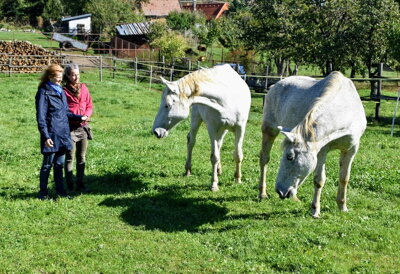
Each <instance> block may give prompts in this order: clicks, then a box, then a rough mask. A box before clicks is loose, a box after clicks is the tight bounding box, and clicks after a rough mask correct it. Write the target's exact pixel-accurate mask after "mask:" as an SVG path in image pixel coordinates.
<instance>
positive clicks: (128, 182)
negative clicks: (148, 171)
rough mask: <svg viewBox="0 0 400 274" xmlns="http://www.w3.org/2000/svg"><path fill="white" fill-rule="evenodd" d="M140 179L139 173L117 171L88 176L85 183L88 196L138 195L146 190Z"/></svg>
mask: <svg viewBox="0 0 400 274" xmlns="http://www.w3.org/2000/svg"><path fill="white" fill-rule="evenodd" d="M141 177H142V174H141V173H140V172H132V171H127V170H119V171H118V172H117V173H106V174H102V175H88V176H86V182H87V186H88V187H89V189H90V193H89V194H116V193H128V192H129V193H138V192H141V191H143V190H144V189H145V188H146V184H145V183H144V182H143V181H142V180H141V179H140V178H141ZM85 195H86V194H85Z"/></svg>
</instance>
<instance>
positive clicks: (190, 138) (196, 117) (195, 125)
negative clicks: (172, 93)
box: [185, 108, 202, 176]
mask: <svg viewBox="0 0 400 274" xmlns="http://www.w3.org/2000/svg"><path fill="white" fill-rule="evenodd" d="M201 122H202V120H201V117H200V114H199V113H198V110H197V109H196V108H192V114H191V118H190V131H189V133H188V135H187V156H186V164H185V171H186V176H189V175H190V174H191V172H192V152H193V147H194V145H195V143H196V135H197V132H198V131H199V128H200V125H201Z"/></svg>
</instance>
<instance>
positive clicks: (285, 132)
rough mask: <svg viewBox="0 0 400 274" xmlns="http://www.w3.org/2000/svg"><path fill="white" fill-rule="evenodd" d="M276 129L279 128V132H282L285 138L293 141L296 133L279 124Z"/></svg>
mask: <svg viewBox="0 0 400 274" xmlns="http://www.w3.org/2000/svg"><path fill="white" fill-rule="evenodd" d="M278 129H279V130H280V133H282V134H283V135H285V137H286V138H288V139H289V141H290V142H292V143H294V141H295V139H296V134H294V133H293V132H291V131H290V130H288V129H286V128H283V127H281V126H279V127H278Z"/></svg>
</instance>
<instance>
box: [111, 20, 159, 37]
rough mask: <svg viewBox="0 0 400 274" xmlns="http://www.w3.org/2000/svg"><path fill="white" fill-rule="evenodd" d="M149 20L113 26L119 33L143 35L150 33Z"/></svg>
mask: <svg viewBox="0 0 400 274" xmlns="http://www.w3.org/2000/svg"><path fill="white" fill-rule="evenodd" d="M150 25H151V23H150V22H143V23H131V24H124V25H118V26H116V27H115V28H116V29H117V32H118V34H119V35H122V36H123V35H144V34H148V33H150Z"/></svg>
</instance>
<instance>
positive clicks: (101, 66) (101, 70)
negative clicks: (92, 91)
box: [99, 56, 103, 82]
mask: <svg viewBox="0 0 400 274" xmlns="http://www.w3.org/2000/svg"><path fill="white" fill-rule="evenodd" d="M99 59H100V64H99V77H100V82H102V81H103V56H100V57H99Z"/></svg>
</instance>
